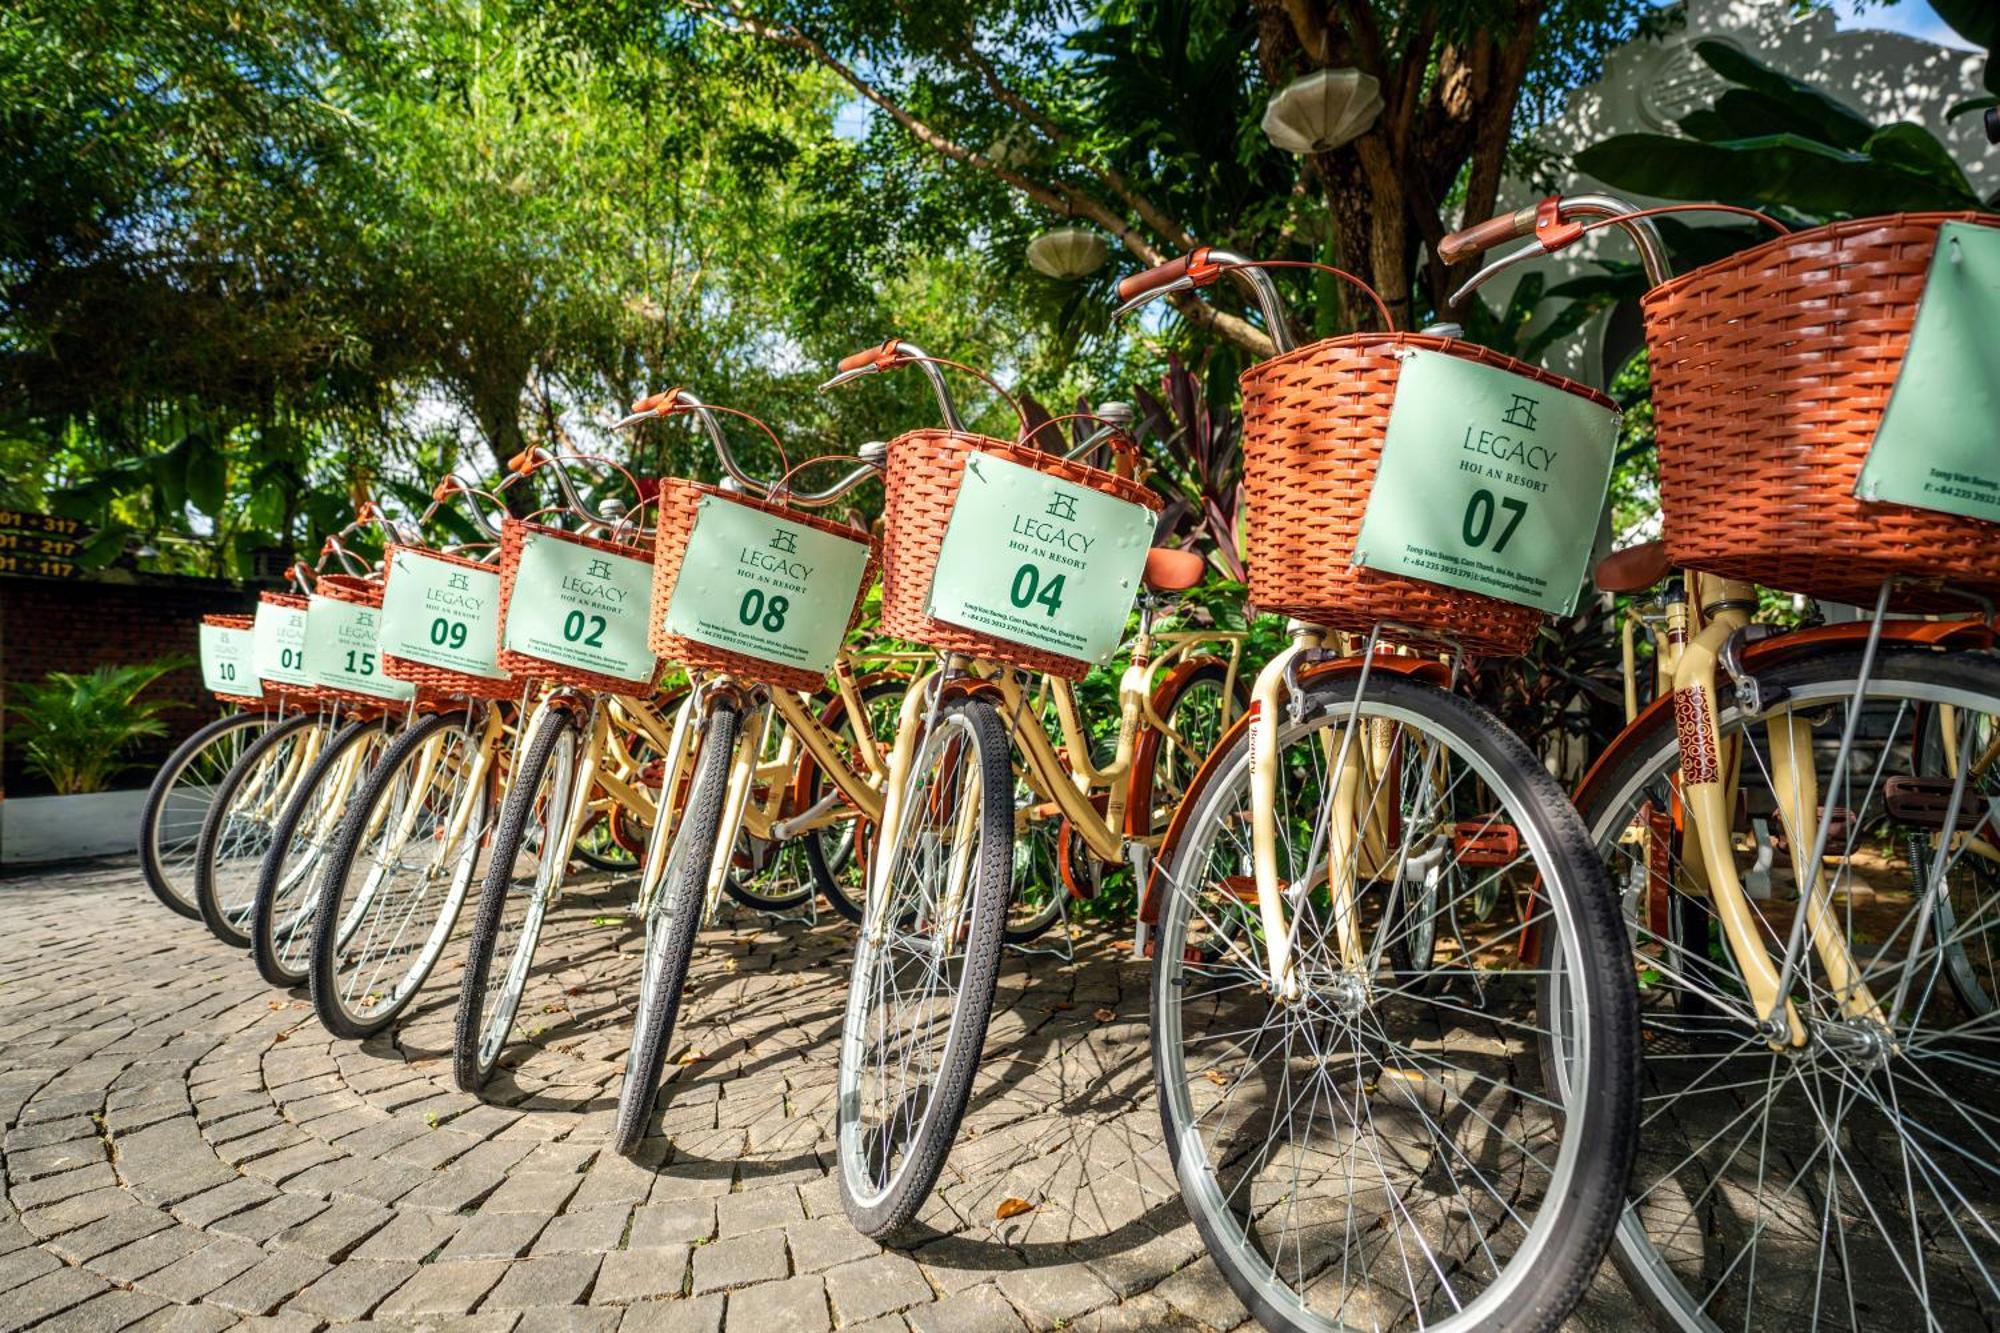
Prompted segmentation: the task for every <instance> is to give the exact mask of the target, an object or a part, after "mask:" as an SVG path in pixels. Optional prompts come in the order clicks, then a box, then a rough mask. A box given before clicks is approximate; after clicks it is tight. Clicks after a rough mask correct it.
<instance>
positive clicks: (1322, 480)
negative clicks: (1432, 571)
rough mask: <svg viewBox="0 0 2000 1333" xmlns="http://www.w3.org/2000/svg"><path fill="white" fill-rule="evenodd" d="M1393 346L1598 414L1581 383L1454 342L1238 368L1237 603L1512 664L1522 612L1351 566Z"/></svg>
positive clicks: (1354, 344)
mask: <svg viewBox="0 0 2000 1333" xmlns="http://www.w3.org/2000/svg"><path fill="white" fill-rule="evenodd" d="M1406 349H1417V350H1423V351H1431V352H1440V353H1443V354H1444V355H1446V356H1454V357H1458V358H1459V359H1461V360H1466V361H1476V362H1478V363H1480V364H1482V365H1487V366H1492V367H1494V368H1496V369H1499V370H1505V371H1509V372H1511V373H1513V374H1516V375H1521V376H1525V377H1527V378H1529V379H1532V380H1534V381H1535V382H1536V383H1538V384H1541V385H1544V386H1546V387H1548V388H1552V389H1557V390H1560V391H1561V392H1563V393H1570V394H1575V395H1577V396H1579V397H1582V398H1587V399H1589V400H1590V401H1592V402H1595V403H1598V404H1600V405H1602V406H1605V407H1611V406H1612V403H1611V400H1610V399H1608V398H1606V397H1604V395H1603V394H1600V393H1598V392H1597V391H1596V390H1594V389H1589V388H1586V387H1584V386H1583V385H1581V384H1576V383H1574V382H1572V381H1570V380H1566V379H1564V378H1563V377H1562V376H1560V375H1552V374H1550V373H1549V372H1547V371H1545V370H1539V369H1537V368H1535V367H1534V366H1530V365H1527V364H1525V363H1524V362H1520V361H1516V360H1514V359H1513V358H1512V357H1509V356H1503V355H1501V354H1500V353H1498V352H1495V351H1491V350H1489V349H1487V348H1484V347H1480V346H1478V345H1477V344H1474V343H1468V342H1464V341H1462V340H1459V339H1456V338H1440V337H1435V336H1432V335H1429V334H1417V333H1391V334H1382V333H1362V334H1350V335H1348V336H1346V337H1341V338H1329V339H1327V340H1325V341H1323V342H1317V343H1314V344H1312V345H1311V346H1309V347H1301V348H1299V349H1298V350H1297V351H1295V352H1288V353H1286V354H1285V355H1283V356H1280V357H1274V358H1273V359H1271V360H1269V361H1264V362H1261V363H1259V364H1257V365H1255V366H1252V367H1251V368H1250V369H1249V370H1246V371H1245V372H1243V377H1242V381H1241V382H1242V385H1243V491H1244V499H1245V504H1246V506H1247V509H1248V522H1249V542H1248V546H1249V555H1250V600H1251V601H1252V602H1254V603H1255V604H1256V605H1257V608H1258V609H1259V610H1260V611H1270V612H1276V613H1278V614H1280V615H1286V616H1291V617H1294V618H1296V619H1299V620H1305V621H1310V622H1312V623H1314V624H1318V625H1325V626H1327V627H1329V628H1331V629H1337V630H1347V631H1350V632H1354V633H1366V632H1367V631H1369V630H1370V629H1371V628H1373V627H1374V626H1376V625H1382V626H1383V628H1384V636H1385V637H1387V638H1391V639H1399V640H1415V641H1426V640H1436V641H1446V642H1456V643H1458V644H1460V645H1462V646H1463V647H1464V648H1465V649H1466V650H1467V651H1468V652H1474V653H1483V654H1493V655H1497V656H1507V657H1514V656H1518V655H1520V654H1521V653H1523V652H1525V651H1527V648H1528V645H1529V644H1531V643H1533V642H1534V638H1535V633H1536V631H1537V630H1538V629H1539V628H1540V627H1541V623H1542V613H1541V612H1540V611H1538V610H1536V609H1535V608H1534V607H1531V606H1520V605H1517V604H1516V603H1513V602H1506V601H1502V600H1500V599H1499V598H1496V597H1488V596H1486V595H1485V594H1483V593H1476V592H1467V591H1464V590H1462V589H1458V588H1447V587H1444V586H1442V585H1440V584H1436V583H1426V582H1424V581H1422V580H1421V579H1413V578H1409V577H1407V576H1405V575H1402V574H1393V573H1389V572H1386V571H1383V570H1375V569H1368V568H1365V567H1360V568H1357V567H1356V566H1355V565H1354V563H1353V559H1354V546H1355V541H1356V539H1357V538H1358V537H1359V536H1360V533H1361V518H1362V515H1363V514H1364V513H1365V512H1366V511H1367V508H1368V497H1369V495H1370V493H1371V492H1372V491H1373V490H1374V486H1375V473H1376V469H1377V468H1378V467H1379V466H1380V465H1381V462H1382V446H1383V443H1384V441H1385V440H1386V439H1387V438H1388V433H1389V408H1390V405H1391V404H1392V403H1394V402H1395V398H1396V382H1397V380H1398V378H1399V377H1400V376H1401V374H1402V366H1403V363H1402V361H1401V360H1400V359H1398V357H1397V355H1396V354H1397V353H1398V352H1401V351H1404V350H1406Z"/></svg>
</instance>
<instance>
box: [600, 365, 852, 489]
mask: <svg viewBox="0 0 2000 1333" xmlns="http://www.w3.org/2000/svg"><path fill="white" fill-rule="evenodd" d="M874 350H875V351H880V350H881V349H879V348H877V349H874ZM849 359H850V360H851V359H852V358H849ZM724 410H725V411H727V410H729V409H724ZM682 413H686V414H689V415H692V416H694V417H696V418H698V419H699V420H700V421H701V427H702V430H703V432H704V433H705V434H707V436H708V441H709V443H710V444H711V445H712V446H713V447H714V449H715V456H716V458H718V459H719V460H721V463H722V469H723V471H724V472H726V473H728V475H729V477H730V479H731V480H733V481H734V482H735V483H736V484H737V485H739V486H741V487H742V488H743V489H744V490H746V491H749V492H751V493H753V494H755V495H760V496H763V497H765V498H768V499H784V500H788V501H790V502H791V503H793V504H798V505H803V506H805V507H806V508H809V509H817V508H820V507H822V506H825V505H830V504H832V503H833V502H834V501H835V500H838V499H839V498H840V497H841V496H843V495H845V494H847V492H849V491H851V490H853V489H854V488H855V487H856V486H859V485H860V484H861V483H862V482H864V481H866V480H868V478H870V477H873V476H876V475H879V473H880V471H881V469H880V467H879V466H878V465H877V464H876V463H873V462H870V461H868V460H867V459H866V457H865V456H864V458H863V462H862V465H861V466H860V467H858V468H856V469H854V470H853V471H852V472H850V473H848V474H847V475H846V476H844V477H842V478H841V479H840V480H839V481H836V482H835V483H833V485H831V486H829V487H827V488H826V489H824V490H819V491H795V490H793V489H792V488H791V487H790V486H789V485H788V484H787V483H788V482H789V480H790V478H791V476H792V474H793V473H794V472H797V471H798V470H799V468H806V467H811V466H812V464H813V463H815V462H817V461H819V460H817V459H807V460H806V461H805V462H803V463H800V464H799V467H798V468H792V469H790V470H789V471H787V472H786V473H785V474H784V476H781V477H779V478H778V479H777V480H776V481H763V480H760V479H759V478H757V477H753V476H751V475H750V473H749V471H748V469H746V468H745V467H744V466H743V465H742V464H741V463H740V462H738V461H737V458H736V453H735V451H734V450H733V449H731V448H730V446H729V436H728V434H727V433H726V432H725V431H724V430H723V429H722V420H721V418H720V417H718V416H717V415H716V410H715V408H713V407H711V406H709V405H708V404H707V403H704V402H702V401H701V400H700V399H699V398H696V397H695V396H694V395H693V394H692V393H689V392H688V391H687V390H686V389H669V390H666V391H665V392H663V393H655V394H648V395H647V396H646V397H644V398H641V399H640V400H639V401H638V402H636V403H634V404H632V414H631V415H630V416H628V417H625V418H624V419H622V420H621V421H619V422H618V423H617V425H616V426H614V427H613V429H614V430H616V429H622V428H624V427H626V426H631V425H634V424H636V423H638V422H641V421H646V420H650V419H651V418H653V417H664V416H676V415H680V414H682ZM738 415H747V414H744V413H739V414H738ZM751 420H752V421H756V418H754V417H753V418H751ZM757 424H758V425H760V426H761V425H763V423H762V422H757ZM764 429H765V432H766V433H767V434H769V433H770V428H769V427H768V426H766V427H764ZM772 438H773V439H774V440H775V439H776V438H777V437H776V436H772ZM864 448H865V446H864Z"/></svg>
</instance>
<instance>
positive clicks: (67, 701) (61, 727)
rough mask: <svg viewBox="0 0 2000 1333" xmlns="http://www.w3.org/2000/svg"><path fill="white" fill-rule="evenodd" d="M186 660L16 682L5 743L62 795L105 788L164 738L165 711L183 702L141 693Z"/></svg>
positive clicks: (52, 674)
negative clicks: (137, 750) (141, 747)
mask: <svg viewBox="0 0 2000 1333" xmlns="http://www.w3.org/2000/svg"><path fill="white" fill-rule="evenodd" d="M186 665H187V662H186V661H185V660H182V659H175V660H170V661H164V662H152V663H148V664H144V665H140V666H100V667H98V668H97V669H96V670H94V671H91V672H89V673H87V674H80V673H77V672H70V671H52V672H50V673H49V674H48V676H47V678H46V679H44V680H43V681H42V682H41V683H40V684H25V685H16V686H15V687H14V691H13V697H12V698H11V699H10V700H9V701H8V704H9V707H10V708H11V710H12V711H13V712H14V714H15V715H16V716H17V717H18V718H19V719H20V721H19V722H17V723H16V724H15V725H14V727H13V728H12V729H11V730H9V731H8V733H7V739H8V740H9V741H11V742H13V743H14V744H16V745H19V746H20V747H21V751H22V765H23V767H25V768H26V769H27V770H28V771H29V772H30V773H34V774H37V775H39V776H40V777H42V778H44V779H46V780H47V781H48V784H49V785H50V786H51V787H53V788H54V789H55V791H56V794H57V795H59V796H74V795H80V794H82V793H85V792H96V791H103V790H104V789H105V788H107V787H109V786H110V785H111V779H112V778H114V777H116V776H117V775H118V774H119V773H121V772H123V771H125V770H126V769H128V768H132V767H135V766H136V765H135V763H134V762H133V761H132V760H130V759H128V758H126V757H125V756H126V754H127V752H129V751H130V750H131V748H132V747H133V746H134V745H136V744H137V743H138V742H140V741H142V740H148V739H151V738H154V737H158V736H164V735H166V734H167V724H166V723H165V722H164V721H162V720H161V719H160V714H161V713H163V712H165V711H166V710H167V709H169V708H174V707H177V706H178V705H176V704H174V703H172V702H171V701H168V700H163V699H144V698H141V697H140V695H141V694H143V693H144V692H145V690H146V687H147V686H149V685H151V684H152V683H153V682H154V681H156V680H158V679H159V678H160V677H162V676H164V675H166V674H167V673H168V672H170V671H177V670H179V669H180V668H181V667H184V666H186Z"/></svg>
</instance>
